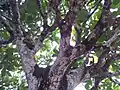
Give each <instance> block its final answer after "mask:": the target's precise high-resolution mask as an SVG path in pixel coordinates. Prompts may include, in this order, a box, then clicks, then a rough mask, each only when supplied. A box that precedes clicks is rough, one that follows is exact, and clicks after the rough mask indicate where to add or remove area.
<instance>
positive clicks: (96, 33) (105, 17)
mask: <svg viewBox="0 0 120 90" xmlns="http://www.w3.org/2000/svg"><path fill="white" fill-rule="evenodd" d="M110 6H111V0H105V2H104V6H103V11H102V14H101V17H100V19H99V21H98V23H97V24H96V25H95V27H94V29H93V31H92V32H91V34H90V35H89V36H88V37H87V39H85V40H84V41H83V42H82V44H84V45H85V46H86V50H87V51H88V50H90V49H91V48H92V47H93V46H94V45H95V43H96V41H97V40H98V38H99V37H100V36H101V35H102V34H103V32H104V31H105V28H107V27H108V26H110V25H111V21H110V20H111V19H112V18H111V12H110Z"/></svg>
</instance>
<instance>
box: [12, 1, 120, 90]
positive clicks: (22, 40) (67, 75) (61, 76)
mask: <svg viewBox="0 0 120 90" xmlns="http://www.w3.org/2000/svg"><path fill="white" fill-rule="evenodd" d="M48 1H49V2H50V3H49V5H50V6H51V7H52V9H54V11H55V13H56V18H55V22H54V23H53V25H52V26H48V25H47V24H46V17H45V16H44V13H42V12H41V16H42V18H43V19H44V30H43V32H42V33H41V35H40V36H39V38H38V39H37V41H34V42H30V41H33V40H32V38H28V37H27V36H26V34H25V32H24V31H25V30H24V27H23V26H22V24H21V21H20V12H19V6H18V3H17V1H16V0H10V4H11V11H12V14H13V16H12V19H13V21H14V22H15V25H14V28H12V31H14V36H15V37H16V40H15V41H16V45H17V49H18V52H19V54H20V57H21V60H22V65H23V69H24V72H25V75H26V79H27V83H28V90H73V89H74V88H75V87H76V86H77V85H78V84H79V83H81V82H84V81H85V80H87V79H89V78H95V80H96V81H97V80H98V78H100V77H102V78H106V77H111V76H112V75H113V76H114V75H118V74H119V73H117V74H111V76H110V73H109V72H108V71H107V69H104V67H106V68H108V67H109V66H110V64H111V63H112V59H113V58H112V57H111V56H110V55H109V51H110V46H111V43H113V42H114V41H115V39H117V37H118V36H119V34H120V32H119V30H118V29H120V28H119V27H118V26H119V23H120V22H119V18H118V19H116V20H113V19H112V17H111V12H110V6H111V0H105V2H104V5H103V10H102V13H101V17H100V19H99V21H98V22H97V24H96V25H95V27H94V28H93V31H92V32H91V33H90V35H88V37H87V38H86V39H85V40H83V42H81V43H77V45H76V46H74V47H73V46H70V37H71V31H72V25H74V24H75V22H76V15H77V12H78V11H80V10H81V9H82V8H83V7H84V5H85V3H86V0H69V11H68V13H67V14H66V16H65V18H64V19H61V16H60V10H59V8H58V7H59V5H60V2H61V1H60V0H48ZM37 2H38V6H39V9H40V0H37ZM109 20H111V21H112V22H109ZM114 24H115V25H114ZM111 25H114V28H115V29H116V30H117V31H118V32H117V33H115V35H113V37H111V39H109V40H108V41H107V42H106V44H107V45H105V46H103V47H106V49H107V51H106V52H102V54H101V56H100V57H99V61H98V63H97V64H95V65H92V66H89V67H86V66H85V63H83V65H81V67H79V68H77V69H71V68H70V67H71V65H72V64H73V63H74V62H75V61H76V60H77V59H78V58H80V57H81V56H82V55H85V56H87V54H89V52H90V51H91V49H93V48H96V47H97V46H96V42H97V40H98V39H99V37H100V36H101V35H102V34H103V33H104V31H105V30H106V29H105V28H108V27H109V26H111ZM57 27H59V29H60V35H61V38H60V48H59V54H58V57H57V59H56V60H55V62H54V64H53V65H52V66H49V67H47V68H40V67H39V66H38V65H37V64H36V63H35V58H34V55H35V53H36V52H37V51H38V50H39V49H41V47H42V43H43V41H44V39H45V38H46V37H48V36H49V34H50V33H51V32H52V31H53V30H55V29H56V28H57ZM35 43H36V44H35ZM106 49H105V50H106ZM112 56H114V59H119V58H120V55H112ZM105 57H107V58H108V57H109V58H108V59H107V60H106V63H105V64H104V65H102V66H101V63H102V60H103V59H104V58H105ZM98 67H99V68H98ZM103 71H104V72H103ZM101 73H102V74H101ZM98 85H99V83H98ZM94 87H95V88H97V85H95V86H94ZM94 87H93V88H94Z"/></svg>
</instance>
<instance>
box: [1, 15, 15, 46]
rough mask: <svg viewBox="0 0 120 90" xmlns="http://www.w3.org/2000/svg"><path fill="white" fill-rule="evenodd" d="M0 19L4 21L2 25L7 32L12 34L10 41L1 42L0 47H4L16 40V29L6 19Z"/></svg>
mask: <svg viewBox="0 0 120 90" xmlns="http://www.w3.org/2000/svg"><path fill="white" fill-rule="evenodd" d="M0 19H1V21H2V24H3V25H4V26H5V28H6V30H7V32H8V33H9V34H10V38H9V39H8V40H1V41H0V47H2V45H6V44H9V43H11V42H12V41H13V40H14V29H13V28H12V27H11V26H10V24H9V23H8V22H7V21H6V20H5V18H4V17H2V16H0Z"/></svg>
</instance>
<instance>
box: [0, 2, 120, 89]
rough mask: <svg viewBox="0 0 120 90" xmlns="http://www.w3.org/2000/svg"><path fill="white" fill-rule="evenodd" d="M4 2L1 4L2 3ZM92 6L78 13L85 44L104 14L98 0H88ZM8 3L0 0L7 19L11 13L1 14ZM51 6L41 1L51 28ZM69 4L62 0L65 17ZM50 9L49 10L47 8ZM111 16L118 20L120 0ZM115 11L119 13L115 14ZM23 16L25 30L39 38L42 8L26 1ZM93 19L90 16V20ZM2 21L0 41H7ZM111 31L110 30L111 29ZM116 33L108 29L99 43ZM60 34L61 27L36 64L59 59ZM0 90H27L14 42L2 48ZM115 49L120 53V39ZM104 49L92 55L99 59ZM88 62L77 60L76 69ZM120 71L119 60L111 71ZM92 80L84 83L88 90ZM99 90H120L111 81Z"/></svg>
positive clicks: (21, 11)
mask: <svg viewBox="0 0 120 90" xmlns="http://www.w3.org/2000/svg"><path fill="white" fill-rule="evenodd" d="M1 1H2V2H1ZM88 1H89V3H88V4H86V5H85V7H84V8H83V9H82V10H81V11H79V12H78V14H77V21H76V24H77V26H78V27H79V28H80V29H81V35H80V39H81V41H84V40H85V39H86V37H87V36H88V35H89V34H90V32H92V29H93V28H94V26H95V25H96V23H97V22H98V20H99V18H100V15H101V12H102V4H103V3H99V4H98V1H99V0H88ZM4 3H6V0H0V15H1V16H2V14H3V15H5V16H7V17H9V16H8V12H7V11H5V12H3V11H2V9H3V8H2V6H3V5H4ZM96 5H98V8H97V10H96V11H95V12H94V14H92V15H91V16H90V13H91V12H92V11H93V10H94V8H95V7H96ZM49 7H50V6H49V5H48V1H47V0H42V6H41V8H42V13H46V12H49V13H47V15H46V17H47V23H48V25H49V26H51V25H52V24H53V21H54V20H55V12H54V10H52V9H51V8H49ZM68 7H69V3H68V0H62V3H61V5H60V10H61V16H62V18H64V17H65V15H66V13H67V12H68ZM48 8H49V9H48ZM111 9H113V12H112V15H113V16H114V18H115V17H118V15H120V0H113V3H112V8H111ZM115 9H116V11H114V10H115ZM20 15H21V18H20V19H21V23H22V25H23V26H24V27H25V30H26V31H28V33H29V34H30V35H31V36H33V38H34V40H35V39H36V38H38V36H39V35H40V34H41V32H42V31H43V25H44V23H43V19H42V16H41V15H40V12H39V8H38V7H37V4H36V1H35V0H26V1H25V2H21V5H20ZM89 16H90V17H89ZM1 23H2V21H1V20H0V40H7V39H9V38H10V34H9V33H8V32H7V30H6V28H4V26H3V25H2V24H1ZM108 29H110V28H108ZM113 33H114V30H107V31H106V32H105V33H104V34H102V36H101V37H100V38H99V40H98V41H97V43H99V44H105V42H106V41H107V40H108V39H109V38H110V37H112V35H113ZM59 34H60V32H59V28H57V29H56V30H55V31H53V32H52V34H51V35H50V36H49V37H48V38H46V39H45V40H44V42H43V47H42V49H41V50H39V51H38V52H37V54H36V55H35V59H36V62H37V63H39V65H40V66H42V65H45V66H48V65H51V64H52V63H53V61H54V60H55V59H56V57H57V55H58V52H59V44H60V43H59V42H60V41H59V40H60V35H59ZM73 36H74V37H76V34H75V32H73ZM0 47H1V48H0V90H8V89H10V90H12V89H14V88H19V89H20V90H27V89H26V88H27V85H26V80H25V78H24V73H23V72H22V71H23V69H22V62H21V59H20V56H19V54H18V52H17V49H16V45H15V44H14V41H13V43H9V44H8V45H4V46H0ZM112 47H113V48H117V50H116V49H115V50H114V51H117V53H118V54H120V51H119V47H120V41H119V40H118V42H117V43H115V45H113V46H112ZM102 51H103V49H97V50H95V51H93V54H92V55H93V56H95V57H97V58H98V57H99V56H100V54H101V53H102ZM84 60H85V56H84V57H82V58H80V59H78V60H77V62H75V63H74V64H73V66H72V67H73V68H77V67H79V66H81V65H82V63H83V61H84ZM119 69H120V60H116V61H114V62H113V63H112V65H111V66H110V67H109V71H111V72H115V71H119ZM115 78H116V79H118V80H119V79H120V77H118V76H116V77H115ZM93 81H94V80H93V79H91V80H88V81H86V82H85V84H86V85H85V88H86V89H87V90H89V89H90V88H91V87H92V83H93ZM99 88H100V90H113V89H114V90H120V86H119V85H117V84H116V83H115V82H112V81H110V79H109V78H108V79H105V80H102V82H101V83H100V86H99Z"/></svg>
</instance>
